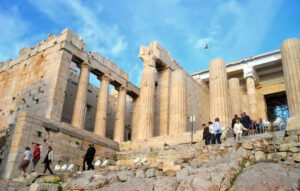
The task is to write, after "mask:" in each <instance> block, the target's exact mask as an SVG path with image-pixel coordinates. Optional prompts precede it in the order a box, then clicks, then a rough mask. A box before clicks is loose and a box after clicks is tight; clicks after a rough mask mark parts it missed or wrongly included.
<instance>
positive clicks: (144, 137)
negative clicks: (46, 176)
mask: <svg viewBox="0 0 300 191" xmlns="http://www.w3.org/2000/svg"><path fill="white" fill-rule="evenodd" d="M299 55H300V40H299V39H288V40H286V41H284V42H283V43H282V45H281V49H280V50H275V51H272V52H267V53H264V54H261V55H257V56H252V57H249V58H245V59H242V60H239V61H236V62H232V63H228V64H226V63H225V61H224V60H222V59H214V60H212V61H211V62H210V67H209V69H207V70H204V71H199V72H196V73H193V74H188V73H187V72H186V71H185V70H184V69H183V68H182V67H181V66H180V64H179V63H177V62H176V60H175V59H174V58H173V57H172V56H171V54H170V53H169V52H167V51H166V50H165V49H164V48H163V47H162V46H161V45H160V44H159V43H158V42H155V41H154V42H151V43H150V45H149V47H145V46H141V47H140V53H139V57H140V58H141V60H142V61H143V63H144V67H143V73H142V78H141V83H140V87H136V86H135V85H134V84H132V83H131V82H130V81H129V76H128V74H127V73H126V72H124V71H123V70H122V69H121V68H119V67H118V66H117V64H115V63H114V62H113V61H111V60H109V59H107V58H105V57H104V56H102V55H101V54H99V53H97V52H88V51H87V49H86V44H85V42H84V40H83V39H82V38H81V37H79V36H78V35H77V34H75V33H74V32H72V31H71V30H70V29H65V30H64V31H62V33H61V34H60V35H55V34H53V35H49V36H48V37H47V39H46V40H44V41H42V42H40V43H38V44H36V45H34V46H33V47H26V48H23V49H21V50H20V52H19V57H18V58H16V59H11V60H8V61H5V62H1V63H0V133H1V134H0V150H1V152H0V157H1V164H0V170H1V176H2V178H4V179H14V178H17V177H18V176H19V172H18V163H19V160H20V158H21V156H22V155H23V153H24V148H25V147H26V146H31V144H32V143H36V144H38V145H39V146H40V148H41V150H42V156H44V155H45V154H46V152H47V151H46V148H47V146H48V145H51V146H52V148H53V150H54V152H55V155H54V156H55V158H54V163H53V165H55V164H74V165H75V172H77V171H80V167H81V165H82V156H83V155H84V153H85V151H86V148H87V147H88V144H90V143H93V144H95V147H96V150H97V153H96V155H97V157H96V158H98V159H107V160H109V165H110V167H109V168H110V169H109V168H108V170H110V171H116V172H117V173H116V176H117V177H118V180H119V181H121V182H123V180H122V177H123V178H124V177H125V178H124V181H127V180H128V179H130V178H133V177H135V176H138V175H137V174H139V176H142V177H141V178H145V177H148V178H153V177H156V176H159V172H160V171H161V174H162V173H164V174H168V173H171V172H169V171H168V170H172V171H175V175H176V171H180V170H182V169H185V168H186V167H187V166H186V165H189V166H193V167H195V168H200V167H201V164H203V163H204V162H212V163H213V160H223V159H222V158H224V157H225V158H226V157H227V158H228V157H229V158H231V159H232V161H236V163H234V162H233V163H230V161H231V160H229V161H227V162H229V163H230V165H229V166H230V169H231V170H232V169H235V171H236V170H239V168H240V167H238V163H241V162H243V161H240V159H245V160H249V161H251V162H253V163H254V162H255V161H259V160H267V159H270V160H275V159H276V160H277V161H281V162H285V163H286V164H289V165H296V166H297V163H298V162H300V141H299V140H300V97H299V95H300V89H299V87H300V80H299V79H300V78H299V77H298V72H299V71H300V57H299ZM91 74H93V75H95V76H97V78H98V79H99V81H100V87H99V88H98V87H96V86H94V85H92V84H91V83H90V82H89V77H90V75H91ZM111 86H113V87H114V90H112V91H110V89H111V88H110V87H111ZM286 100H287V103H286ZM278 102H280V104H279V105H276V103H278ZM284 104H285V105H288V111H289V115H290V117H289V120H288V122H287V128H286V134H285V135H284V133H283V134H280V133H279V134H280V135H278V134H277V135H273V136H272V134H268V133H267V134H264V135H261V136H258V137H257V136H256V137H253V138H251V139H247V140H244V142H243V143H242V144H241V145H236V144H235V142H234V141H232V140H233V139H232V138H231V141H230V138H229V139H228V140H226V141H225V142H223V143H222V145H215V146H209V147H207V146H204V145H203V143H202V133H203V130H202V129H201V124H202V123H207V122H208V121H213V120H214V119H215V118H216V117H219V118H220V121H221V125H222V128H223V130H224V132H226V129H228V128H227V127H231V120H232V118H233V115H234V114H241V113H242V112H246V113H247V114H249V115H250V116H251V118H252V119H253V120H256V121H258V120H259V119H260V118H262V120H269V121H274V120H275V117H274V108H275V107H276V106H281V105H284ZM272 112H273V113H272ZM191 119H192V120H191ZM193 119H194V121H193ZM224 138H228V137H226V136H225V133H224ZM191 142H196V144H190V143H191ZM136 157H141V158H146V159H147V161H145V163H147V165H148V166H147V168H142V167H141V168H135V166H136V164H135V162H134V160H135V159H136ZM226 160H227V159H224V161H226ZM227 162H226V164H227ZM221 163H222V162H221ZM236 165H237V166H236ZM124 166H125V167H126V168H128V169H126V170H127V171H126V172H123V171H122V172H119V171H120V170H122V167H123V168H125V167H124ZM225 166H226V165H225ZM149 168H151V169H154V170H152V171H151V172H150V171H149V172H148V169H149ZM218 168H221V167H218ZM278 168H279V167H278ZM41 169H42V164H41V165H40V166H38V169H37V170H38V171H39V170H40V171H41ZM230 169H227V170H228V172H229V171H230V172H231V170H230ZM123 170H124V169H123ZM139 170H142V171H139ZM129 171H130V172H129ZM186 171H187V170H186ZM192 171H193V170H191V171H189V172H188V174H189V175H193V177H194V174H195V173H196V174H197V173H198V172H200V171H201V170H199V171H197V172H194V171H193V173H192ZM180 172H181V171H180ZM201 172H202V171H201ZM226 172H227V171H226ZM118 173H123V176H122V174H121V175H119V174H118ZM124 173H125V175H124ZM126 173H129V174H126ZM144 173H146V174H144ZM157 173H158V174H157ZM181 173H185V172H181ZM203 173H207V172H206V171H205V170H204V171H203ZM100 174H101V173H100ZM154 174H155V176H154ZM90 175H92V174H90ZM99 176H100V175H99ZM101 176H104V174H103V173H102V174H101ZM105 176H106V175H105ZM119 176H120V177H121V178H120V177H119ZM176 176H177V175H176ZM178 176H180V175H178ZM211 176H213V175H211ZM231 178H232V177H229V179H228V177H227V178H226V177H223V179H226V181H227V182H226V186H223V187H222V186H221V187H222V190H225V189H226V188H228V186H230V185H228V184H230V181H231ZM221 179H222V177H221ZM105 180H106V183H107V181H108V180H107V179H105ZM179 180H180V181H181V180H183V179H180V178H179ZM151 181H152V183H149V184H151V185H152V186H154V187H155V185H156V183H155V182H153V180H151ZM151 181H150V182H151ZM164 181H168V180H164ZM169 181H171V182H172V181H173V180H169ZM180 181H179V182H178V179H177V183H174V185H175V184H176V185H177V186H176V188H177V187H178V185H179V187H180V185H181V184H182V186H181V190H185V185H184V184H190V183H189V182H188V181H187V182H186V183H183V182H180ZM190 181H192V179H191V180H190ZM161 184H163V183H161ZM68 186H69V187H68ZM68 186H67V187H68V188H72V189H74V187H72V186H74V185H70V184H69V185H68ZM98 186H99V185H98ZM101 186H103V185H101V184H100V187H101ZM121 187H122V186H121ZM154 187H153V189H154ZM179 187H178V190H180V189H179ZM117 188H118V187H117ZM117 188H116V189H117ZM218 189H220V187H218ZM237 190H238V189H237Z"/></svg>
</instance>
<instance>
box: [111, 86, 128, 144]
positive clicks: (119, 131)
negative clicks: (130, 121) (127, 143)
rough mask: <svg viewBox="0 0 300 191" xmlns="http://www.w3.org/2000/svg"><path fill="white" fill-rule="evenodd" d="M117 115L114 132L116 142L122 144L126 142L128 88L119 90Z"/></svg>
mask: <svg viewBox="0 0 300 191" xmlns="http://www.w3.org/2000/svg"><path fill="white" fill-rule="evenodd" d="M118 89H119V92H118V102H117V113H116V121H115V130H114V141H116V142H118V143H120V142H122V141H124V131H125V112H126V95H127V94H126V88H125V87H123V86H121V87H119V88H118Z"/></svg>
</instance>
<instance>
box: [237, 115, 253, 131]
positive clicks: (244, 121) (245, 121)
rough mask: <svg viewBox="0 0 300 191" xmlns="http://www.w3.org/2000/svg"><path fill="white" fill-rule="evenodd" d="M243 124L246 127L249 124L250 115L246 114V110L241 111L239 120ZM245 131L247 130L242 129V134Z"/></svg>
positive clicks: (247, 127)
mask: <svg viewBox="0 0 300 191" xmlns="http://www.w3.org/2000/svg"><path fill="white" fill-rule="evenodd" d="M240 122H241V123H242V124H243V126H244V127H245V128H246V129H249V127H250V124H251V119H250V117H249V116H248V115H247V114H246V112H243V113H242V118H241V121H240ZM246 132H247V131H243V134H244V135H246Z"/></svg>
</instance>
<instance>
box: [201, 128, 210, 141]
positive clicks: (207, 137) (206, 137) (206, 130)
mask: <svg viewBox="0 0 300 191" xmlns="http://www.w3.org/2000/svg"><path fill="white" fill-rule="evenodd" d="M202 128H203V140H205V145H208V144H209V143H210V133H209V127H207V126H206V124H205V123H203V124H202Z"/></svg>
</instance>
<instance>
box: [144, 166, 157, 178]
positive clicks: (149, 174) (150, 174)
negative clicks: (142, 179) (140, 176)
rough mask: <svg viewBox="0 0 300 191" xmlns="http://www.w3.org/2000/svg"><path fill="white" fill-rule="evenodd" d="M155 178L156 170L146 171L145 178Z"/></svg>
mask: <svg viewBox="0 0 300 191" xmlns="http://www.w3.org/2000/svg"><path fill="white" fill-rule="evenodd" d="M155 176H156V169H154V168H150V169H148V170H147V171H146V177H147V178H151V177H155Z"/></svg>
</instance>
